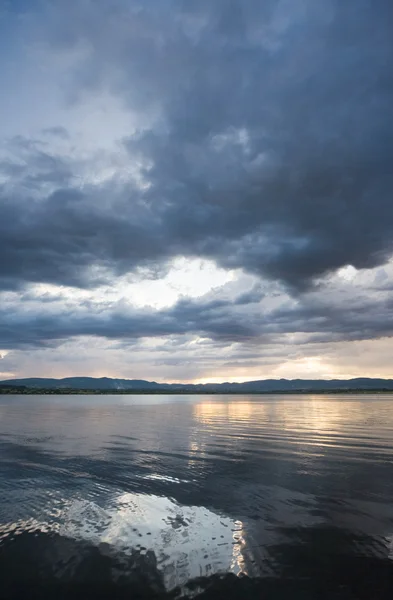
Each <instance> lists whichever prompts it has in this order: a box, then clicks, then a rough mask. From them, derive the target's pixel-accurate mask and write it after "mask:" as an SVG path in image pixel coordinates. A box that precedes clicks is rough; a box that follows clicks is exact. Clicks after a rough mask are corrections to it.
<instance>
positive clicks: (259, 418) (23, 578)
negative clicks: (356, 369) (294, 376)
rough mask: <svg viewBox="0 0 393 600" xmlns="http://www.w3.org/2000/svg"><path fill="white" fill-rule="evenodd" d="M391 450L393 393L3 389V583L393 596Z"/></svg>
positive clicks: (0, 428)
mask: <svg viewBox="0 0 393 600" xmlns="http://www.w3.org/2000/svg"><path fill="white" fill-rule="evenodd" d="M392 458H393V396H387V395H379V396H368V395H367V396H366V395H359V396H354V395H342V396H247V397H246V396H148V395H146V396H145V395H144V396H2V397H1V396H0V477H1V496H0V566H1V565H2V569H1V575H0V576H1V582H2V585H3V586H4V588H3V589H5V590H8V591H9V590H13V591H15V589H16V587H15V586H16V585H18V586H22V585H23V583H24V582H25V583H29V585H30V584H32V583H34V584H40V585H43V586H49V585H57V584H58V583H59V582H60V583H62V584H64V585H68V584H74V583H75V582H76V583H80V584H88V583H90V584H95V583H97V581H99V582H102V585H106V584H108V583H113V584H114V585H117V586H120V588H119V589H122V590H125V589H126V588H127V589H128V590H129V589H133V590H134V591H135V594H136V593H138V594H140V595H141V596H145V595H148V594H150V593H151V594H155V595H160V594H163V595H165V594H172V593H173V597H175V596H178V595H187V594H189V595H193V596H195V594H198V593H202V592H203V590H205V592H203V593H204V594H205V595H206V594H208V591H206V589H210V588H209V586H214V585H222V586H224V585H226V583H225V582H228V581H229V582H230V584H229V588H228V589H230V592H228V594H227V596H225V597H229V595H230V594H231V593H237V592H236V589H237V586H240V585H242V586H246V585H247V586H248V587H247V589H246V588H244V589H242V588H239V590H238V592H239V597H241V596H244V595H247V593H249V594H250V595H253V594H254V596H255V597H256V596H257V595H258V594H259V592H257V591H255V589H254V588H252V586H253V585H254V583H255V585H257V584H258V585H259V586H263V585H265V586H267V587H266V590H267V591H266V590H265V591H266V594H265V597H268V598H270V597H271V598H281V597H282V598H284V597H285V598H287V597H288V598H289V597H290V598H295V597H299V598H300V597H302V598H305V597H307V598H308V597H317V594H320V595H319V596H318V597H326V598H328V597H329V598H330V597H332V598H333V597H334V598H363V597H364V598H369V599H372V598H382V597H388V595H387V594H388V593H389V590H390V592H391V593H392V597H393V588H392V587H391V586H392V585H393V580H392V566H393V470H392ZM223 574H227V576H226V577H221V576H222V575H223ZM231 574H232V575H231ZM242 576H247V577H242ZM190 581H193V582H194V587H192V586H191V587H190V586H187V584H188V583H189V582H190ZM195 581H196V583H195ZM217 581H219V582H221V583H217ZM238 582H240V583H238ZM245 582H247V584H246V583H245ZM285 583H287V584H288V585H290V587H288V589H287V590H286V591H285V590H284V588H282V586H283V585H284V584H285ZM122 586H123V587H122ZM127 586H129V587H127ZM130 586H131V587H130ZM274 586H275V587H274ZM280 586H281V587H280ZM297 586H298V587H299V596H297V595H296V589H297ZM304 586H306V587H304ZM307 586H308V587H307ZM306 588H307V590H308V591H307V593H310V594H312V591H310V590H314V592H315V596H312V595H310V596H306V595H305V594H306V592H305V591H304V590H306ZM18 589H19V588H18ZM258 589H262V588H258ZM264 589H265V588H264ZM269 590H270V592H269ZM272 590H273V591H272ZM279 590H281V591H282V595H277V594H278V591H279ZM288 590H290V592H291V593H290V594H289V591H288ZM318 590H319V591H318ZM321 590H322V591H323V593H324V594H326V596H323V594H322V591H321ZM10 593H11V592H10ZM211 593H212V597H214V594H216V592H214V594H213V592H211ZM269 594H270V595H269ZM321 594H322V595H321ZM329 594H331V595H329ZM340 594H341V595H340ZM202 595H203V594H202ZM127 597H128V596H127ZM134 597H136V596H134ZM206 597H207V596H206ZM209 597H210V596H209ZM216 597H219V596H218V595H216ZM223 597H224V596H223Z"/></svg>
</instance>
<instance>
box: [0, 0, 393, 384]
mask: <svg viewBox="0 0 393 600" xmlns="http://www.w3.org/2000/svg"><path fill="white" fill-rule="evenodd" d="M392 26H393V8H392V3H391V0H347V1H346V2H343V1H342V0H265V1H264V2H261V1H260V0H214V1H212V0H29V1H27V0H0V90H1V92H0V378H2V379H6V378H14V377H30V376H42V377H67V376H79V375H91V376H94V377H101V376H109V377H122V378H138V379H148V380H155V381H190V382H191V381H192V382H207V381H214V382H220V381H245V380H251V379H264V378H281V377H286V378H326V379H327V378H349V377H358V376H369V377H393V364H392V360H391V357H392V356H393V339H392V335H393V295H392V291H393V168H392V160H393V75H392V74H393V39H392V36H391V31H392Z"/></svg>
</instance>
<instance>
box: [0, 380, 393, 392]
mask: <svg viewBox="0 0 393 600" xmlns="http://www.w3.org/2000/svg"><path fill="white" fill-rule="evenodd" d="M18 386H19V387H21V386H23V387H25V388H29V389H37V388H40V389H50V390H55V389H58V390H66V389H67V390H100V391H126V390H130V391H141V392H149V391H152V392H181V391H184V392H215V393H220V392H221V393H228V392H231V393H242V392H244V393H250V392H252V393H258V392H261V393H262V392H265V393H266V392H295V391H299V392H304V391H337V390H344V391H346V390H392V391H393V379H371V378H366V377H359V378H356V379H261V380H258V381H246V382H243V383H206V384H191V383H183V384H182V383H157V382H155V381H145V380H143V379H111V378H109V377H101V378H95V377H66V378H64V379H47V378H43V377H32V378H25V379H8V380H4V381H0V387H7V388H9V387H18Z"/></svg>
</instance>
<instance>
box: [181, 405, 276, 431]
mask: <svg viewBox="0 0 393 600" xmlns="http://www.w3.org/2000/svg"><path fill="white" fill-rule="evenodd" d="M265 412H266V406H265V405H263V404H259V403H258V404H256V403H254V402H251V401H244V400H231V401H229V402H221V401H215V400H212V401H206V402H201V403H198V404H194V406H193V414H194V417H195V418H196V419H197V421H199V422H200V423H203V424H204V425H212V424H214V423H215V422H216V421H217V420H220V421H221V420H224V421H225V420H226V421H247V422H248V421H250V420H252V419H251V418H255V417H259V418H260V417H261V416H263V415H264V414H265Z"/></svg>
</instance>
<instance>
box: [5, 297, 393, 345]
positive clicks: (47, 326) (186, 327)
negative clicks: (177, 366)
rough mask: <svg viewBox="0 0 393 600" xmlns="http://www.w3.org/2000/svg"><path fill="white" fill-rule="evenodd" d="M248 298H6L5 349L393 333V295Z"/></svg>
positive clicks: (324, 339)
mask: <svg viewBox="0 0 393 600" xmlns="http://www.w3.org/2000/svg"><path fill="white" fill-rule="evenodd" d="M244 296H245V295H244V294H243V295H240V296H238V297H237V298H234V299H233V300H223V299H211V298H209V297H205V298H200V299H194V300H191V299H181V300H179V301H178V302H177V303H176V304H175V305H173V306H172V307H170V308H166V309H162V310H153V309H150V308H141V309H135V308H133V307H131V306H130V305H127V304H125V303H124V302H123V301H121V302H118V303H105V302H104V301H103V302H102V303H101V304H98V303H97V302H96V303H94V302H91V301H85V302H79V303H78V304H75V302H74V303H72V302H71V303H68V304H67V303H65V304H64V303H62V302H58V303H53V304H52V305H51V304H47V303H45V306H44V307H43V306H42V305H41V302H34V300H35V299H34V298H33V303H32V304H30V305H29V304H28V300H29V299H28V298H25V300H24V302H21V303H19V304H18V305H15V304H14V303H11V302H8V305H7V304H4V306H1V307H0V340H1V347H2V348H3V349H12V348H26V347H40V346H47V345H49V346H51V345H54V346H57V345H59V344H61V343H62V342H63V341H64V340H67V339H69V338H74V337H78V336H97V337H102V338H107V339H109V340H119V343H120V344H122V343H123V342H124V344H126V345H127V344H129V343H130V342H131V343H132V342H135V341H136V340H138V339H140V338H151V337H161V336H163V337H167V338H169V339H168V341H167V342H166V344H165V345H166V347H167V348H168V350H169V351H170V350H171V348H172V347H175V348H177V349H179V348H180V347H181V346H182V343H184V342H182V341H181V337H182V336H187V335H188V336H190V335H191V336H195V335H197V336H201V337H203V338H209V339H210V340H212V341H213V342H215V343H217V344H218V350H217V351H219V346H220V345H223V346H228V345H230V344H236V343H240V344H245V346H244V347H247V345H251V347H252V346H255V347H259V348H261V349H263V348H265V347H266V348H268V347H269V346H271V345H273V344H282V343H285V344H286V346H291V345H294V346H296V345H298V344H307V343H313V344H324V343H330V342H339V341H350V340H353V341H354V340H368V339H374V338H379V337H384V336H391V335H393V318H392V315H393V300H392V298H391V297H390V296H389V295H385V296H383V295H382V296H379V297H378V296H375V297H369V298H368V297H365V296H363V297H359V298H357V299H354V298H353V297H352V298H351V299H350V300H351V301H350V302H348V301H347V300H345V299H344V300H342V301H341V302H336V303H335V304H334V303H333V302H332V299H331V298H329V297H326V298H325V295H324V294H323V293H322V294H319V295H318V294H315V293H313V294H308V295H306V296H304V297H303V300H302V302H293V301H290V300H288V301H287V302H281V304H280V305H279V306H278V307H277V308H269V307H268V306H264V304H263V302H262V303H261V304H255V302H254V300H255V298H254V294H253V293H250V298H249V300H250V302H249V303H246V300H245V298H244ZM293 336H295V337H293ZM171 338H175V341H173V339H172V341H171ZM179 340H180V341H179ZM188 341H189V338H188ZM172 345H173V346H172ZM159 348H161V349H162V346H160V347H159ZM258 352H259V351H258ZM269 353H270V350H269ZM241 354H243V350H242V352H241ZM252 355H253V354H251V355H250V356H252Z"/></svg>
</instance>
